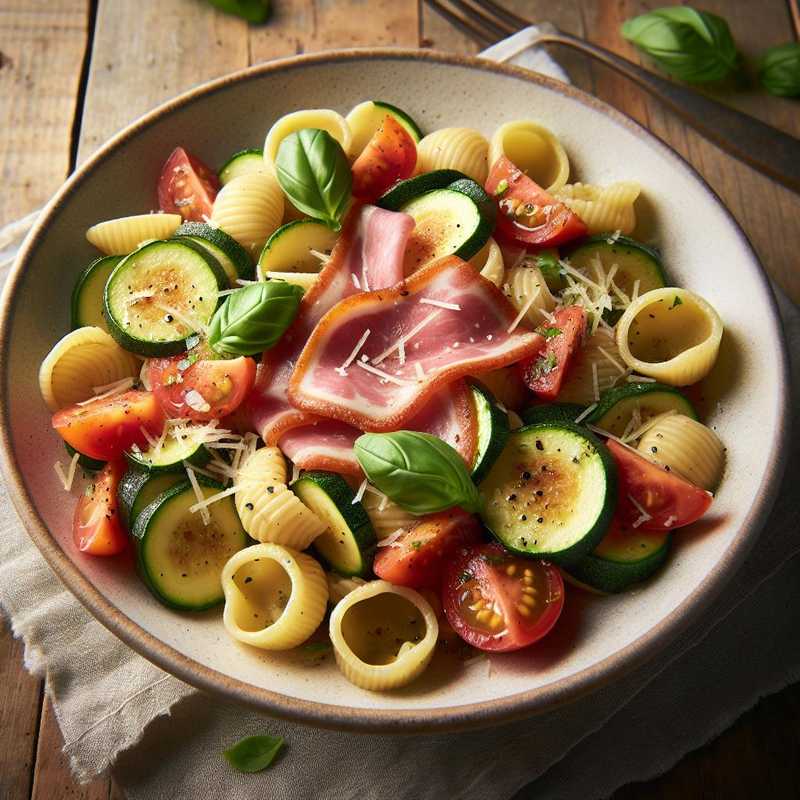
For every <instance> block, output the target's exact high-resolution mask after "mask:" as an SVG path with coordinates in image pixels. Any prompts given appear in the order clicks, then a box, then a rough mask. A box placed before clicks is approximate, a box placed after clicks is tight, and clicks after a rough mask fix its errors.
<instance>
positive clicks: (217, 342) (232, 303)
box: [208, 281, 303, 356]
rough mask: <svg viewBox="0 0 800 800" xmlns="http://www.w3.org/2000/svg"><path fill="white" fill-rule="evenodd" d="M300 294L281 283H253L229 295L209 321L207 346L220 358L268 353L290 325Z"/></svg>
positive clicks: (288, 284)
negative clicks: (265, 351)
mask: <svg viewBox="0 0 800 800" xmlns="http://www.w3.org/2000/svg"><path fill="white" fill-rule="evenodd" d="M302 296H303V290H302V289H301V288H300V287H299V286H295V285H293V284H291V283H285V282H284V281H267V282H266V283H253V284H251V285H249V286H245V287H244V288H243V289H238V290H237V291H235V292H233V294H230V295H228V297H227V298H226V300H225V302H224V303H223V304H222V305H221V306H220V307H219V308H218V309H217V311H216V313H215V314H214V316H213V318H212V319H211V326H210V327H209V331H208V343H209V344H210V345H211V347H212V348H213V349H214V350H216V351H217V353H219V354H220V355H222V356H252V355H255V354H256V353H260V352H262V351H263V350H269V348H270V347H272V346H273V345H274V344H276V343H277V342H278V340H279V339H280V338H281V336H283V334H284V332H285V331H286V329H287V328H288V327H289V325H291V323H292V321H293V320H294V318H295V316H296V315H297V309H298V307H299V306H300V298H301V297H302Z"/></svg>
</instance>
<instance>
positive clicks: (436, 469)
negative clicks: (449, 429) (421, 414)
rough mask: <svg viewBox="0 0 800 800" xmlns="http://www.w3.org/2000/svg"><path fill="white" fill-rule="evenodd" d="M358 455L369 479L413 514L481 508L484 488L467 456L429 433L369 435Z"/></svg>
mask: <svg viewBox="0 0 800 800" xmlns="http://www.w3.org/2000/svg"><path fill="white" fill-rule="evenodd" d="M355 454H356V458H357V459H358V463H359V464H360V465H361V469H363V470H364V474H365V475H366V476H367V478H368V479H369V481H370V482H371V483H372V484H374V485H375V486H377V487H378V489H380V490H381V491H382V492H383V493H384V494H385V495H386V496H387V497H389V498H390V499H391V500H393V501H394V502H395V503H397V505H399V506H400V507H401V508H404V509H405V510H406V511H410V512H411V513H412V514H433V513H434V512H436V511H444V510H445V509H448V508H453V507H454V506H460V507H461V508H463V509H464V510H465V511H471V512H474V511H477V510H478V508H479V507H480V497H479V495H478V490H477V488H476V487H475V484H474V483H473V482H472V479H471V478H470V476H469V472H468V471H467V467H466V465H465V464H464V459H462V458H461V456H460V455H459V454H458V452H456V450H454V449H453V448H452V447H450V445H449V444H447V443H446V442H443V441H442V440H441V439H437V438H436V437H435V436H431V435H430V434H427V433H418V432H417V431H395V432H394V433H365V434H363V435H362V436H359V437H358V439H356V443H355Z"/></svg>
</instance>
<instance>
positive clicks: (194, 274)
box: [104, 240, 228, 357]
mask: <svg viewBox="0 0 800 800" xmlns="http://www.w3.org/2000/svg"><path fill="white" fill-rule="evenodd" d="M227 284H228V279H227V276H226V275H225V270H223V269H222V267H221V266H220V264H219V261H217V260H216V259H215V258H214V257H213V256H212V255H211V254H210V253H208V252H207V251H206V250H204V249H203V248H202V247H201V246H200V245H197V244H194V243H193V242H187V241H178V240H171V241H155V242H149V243H148V244H146V245H144V246H143V247H140V248H139V249H138V250H134V252H133V253H131V254H130V255H129V256H126V257H125V258H123V259H122V261H120V262H119V264H117V266H116V268H115V269H114V271H113V272H112V273H111V277H110V278H109V279H108V282H107V283H106V288H105V294H104V305H105V315H106V319H107V321H108V330H109V333H110V334H111V335H112V336H113V337H114V338H115V339H116V340H117V342H119V344H120V345H121V346H122V347H124V348H125V349H126V350H129V351H130V352H132V353H137V354H138V355H141V356H147V357H159V356H174V355H177V354H178V353H182V352H184V351H185V350H189V349H190V347H191V340H192V339H193V338H195V337H196V334H197V331H198V330H202V329H203V328H204V327H205V326H206V325H208V323H209V322H210V321H211V317H212V316H213V314H214V311H216V308H217V305H218V304H219V291H220V290H221V289H224V288H225V287H226V286H227ZM175 312H177V314H176V313H175Z"/></svg>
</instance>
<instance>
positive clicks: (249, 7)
mask: <svg viewBox="0 0 800 800" xmlns="http://www.w3.org/2000/svg"><path fill="white" fill-rule="evenodd" d="M208 2H209V3H210V4H211V5H212V6H214V7H215V8H218V9H219V10H220V11H224V12H225V13H226V14H232V15H233V16H235V17H241V18H242V19H244V20H247V21H248V22H253V23H255V24H256V25H258V24H260V23H262V22H266V21H267V20H268V19H269V15H270V11H272V4H271V3H270V0H208Z"/></svg>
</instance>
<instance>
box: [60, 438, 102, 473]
mask: <svg viewBox="0 0 800 800" xmlns="http://www.w3.org/2000/svg"><path fill="white" fill-rule="evenodd" d="M64 447H65V448H66V450H67V453H69V457H70V458H72V457H73V456H74V455H75V453H78V451H77V450H76V449H75V448H74V447H73V446H72V445H71V444H69V442H64ZM105 465H106V462H105V461H98V460H97V459H96V458H90V457H89V456H85V455H84V454H83V453H78V466H79V467H81V468H82V469H85V470H86V471H87V472H99V471H100V470H101V469H103V467H104V466H105Z"/></svg>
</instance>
